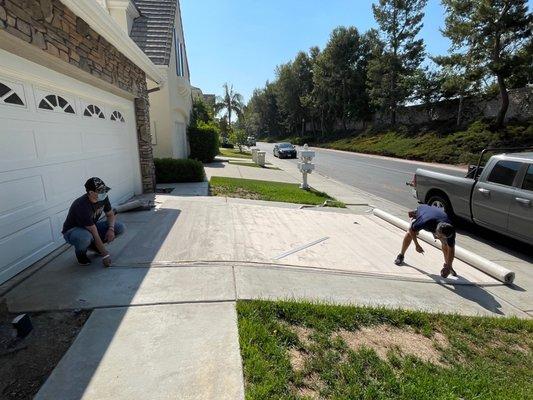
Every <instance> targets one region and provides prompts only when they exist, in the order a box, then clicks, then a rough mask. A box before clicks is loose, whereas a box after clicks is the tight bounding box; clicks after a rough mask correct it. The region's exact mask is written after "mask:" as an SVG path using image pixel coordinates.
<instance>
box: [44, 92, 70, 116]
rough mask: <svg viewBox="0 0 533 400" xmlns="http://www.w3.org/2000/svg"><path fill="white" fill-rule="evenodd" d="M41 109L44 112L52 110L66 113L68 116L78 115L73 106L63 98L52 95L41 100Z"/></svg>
mask: <svg viewBox="0 0 533 400" xmlns="http://www.w3.org/2000/svg"><path fill="white" fill-rule="evenodd" d="M39 108H40V109H42V110H50V111H56V112H65V113H68V114H76V112H75V111H74V109H73V108H72V106H71V105H70V104H69V103H68V101H66V100H65V99H64V98H63V97H61V96H57V95H55V94H50V95H48V96H46V97H45V98H44V99H42V100H41V102H40V103H39Z"/></svg>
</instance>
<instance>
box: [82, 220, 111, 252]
mask: <svg viewBox="0 0 533 400" xmlns="http://www.w3.org/2000/svg"><path fill="white" fill-rule="evenodd" d="M85 229H87V230H88V231H89V232H91V234H92V235H93V238H94V245H95V246H96V249H97V250H98V252H99V253H100V254H101V255H102V256H107V255H108V254H109V253H108V252H107V250H106V248H105V246H104V243H103V242H102V239H100V235H99V234H98V229H96V225H94V224H93V225H90V226H86V227H85Z"/></svg>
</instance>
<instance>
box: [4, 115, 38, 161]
mask: <svg viewBox="0 0 533 400" xmlns="http://www.w3.org/2000/svg"><path fill="white" fill-rule="evenodd" d="M35 160H37V148H36V146H35V137H34V132H33V130H32V129H27V128H24V127H23V126H22V124H20V122H19V121H13V122H10V123H9V124H7V125H4V124H2V125H1V126H0V171H6V170H10V169H16V168H20V167H21V166H23V165H25V164H27V163H28V162H29V161H35Z"/></svg>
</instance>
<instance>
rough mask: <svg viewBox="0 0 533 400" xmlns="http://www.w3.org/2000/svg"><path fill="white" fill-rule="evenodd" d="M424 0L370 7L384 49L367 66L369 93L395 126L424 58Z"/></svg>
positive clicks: (385, 1) (383, 0) (384, 1)
mask: <svg viewBox="0 0 533 400" xmlns="http://www.w3.org/2000/svg"><path fill="white" fill-rule="evenodd" d="M426 3H427V0H379V2H378V4H373V5H372V9H373V11H374V18H375V20H376V22H377V23H378V26H379V31H380V34H381V37H382V39H383V43H384V48H383V51H382V53H381V54H380V55H379V56H377V57H375V58H374V59H373V60H372V61H371V62H370V65H369V72H368V74H369V85H368V86H369V94H370V98H371V100H372V102H373V104H374V105H375V106H377V107H378V108H380V109H381V110H382V111H385V112H388V113H390V118H391V120H390V121H391V124H392V125H395V124H396V113H397V110H398V106H400V105H401V104H403V103H404V102H405V101H406V99H407V98H408V97H409V95H410V91H411V82H412V79H410V77H411V76H412V75H413V74H414V73H415V71H416V70H417V68H418V67H419V66H420V63H421V62H422V60H423V57H424V42H423V40H422V39H417V38H416V36H417V35H418V33H419V32H420V29H421V28H422V26H423V24H422V19H423V17H424V11H423V10H424V7H425V6H426Z"/></svg>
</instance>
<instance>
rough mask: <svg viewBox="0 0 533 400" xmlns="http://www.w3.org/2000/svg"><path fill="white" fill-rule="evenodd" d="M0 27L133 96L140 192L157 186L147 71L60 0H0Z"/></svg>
mask: <svg viewBox="0 0 533 400" xmlns="http://www.w3.org/2000/svg"><path fill="white" fill-rule="evenodd" d="M0 29H3V30H5V31H6V32H8V33H10V34H11V35H13V36H15V37H17V38H19V39H21V40H23V41H25V42H27V43H30V44H32V45H34V46H36V47H38V48H40V49H41V50H42V51H45V52H47V53H48V54H51V55H52V56H54V57H57V58H59V59H61V60H63V61H64V62H66V63H69V64H71V65H74V66H76V67H77V68H80V69H81V70H83V71H85V72H87V73H89V74H91V75H93V76H95V77H97V78H100V79H102V80H104V81H106V82H108V83H110V84H112V85H114V86H116V87H118V88H120V89H122V90H124V91H127V92H129V93H131V94H132V95H133V96H135V98H136V100H135V114H136V123H137V139H138V144H139V157H140V163H141V175H142V186H143V191H145V192H153V191H154V189H155V167H154V161H153V154H152V146H151V133H150V119H149V103H148V93H147V87H146V74H145V73H144V71H143V70H141V69H140V68H139V67H137V66H136V65H135V64H134V63H133V62H131V61H130V60H129V59H128V58H127V57H126V56H124V55H123V54H122V53H121V52H120V51H119V50H117V49H116V48H115V47H114V46H113V45H111V44H110V43H109V42H107V41H106V40H105V39H104V38H103V37H102V36H100V35H99V34H98V33H96V32H95V31H94V30H93V29H91V28H90V27H89V25H88V24H87V23H86V22H85V21H84V20H82V19H81V18H79V17H77V16H76V15H75V14H74V13H73V12H72V11H70V10H69V9H68V8H67V7H65V6H64V5H63V4H62V3H61V2H60V1H58V0H0Z"/></svg>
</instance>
